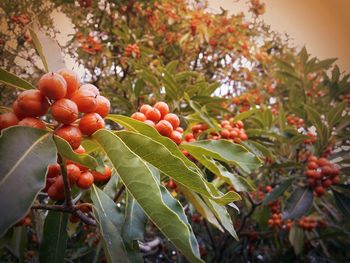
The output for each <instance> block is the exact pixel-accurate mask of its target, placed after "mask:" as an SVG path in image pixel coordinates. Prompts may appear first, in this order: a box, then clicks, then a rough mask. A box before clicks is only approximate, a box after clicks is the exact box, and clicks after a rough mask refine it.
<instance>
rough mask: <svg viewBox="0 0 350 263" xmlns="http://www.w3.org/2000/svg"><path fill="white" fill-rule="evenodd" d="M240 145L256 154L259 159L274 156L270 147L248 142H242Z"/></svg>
mask: <svg viewBox="0 0 350 263" xmlns="http://www.w3.org/2000/svg"><path fill="white" fill-rule="evenodd" d="M240 144H241V145H243V146H244V147H245V148H247V149H248V150H249V151H251V152H252V153H254V154H255V155H256V156H257V157H259V158H263V157H265V156H266V157H272V156H273V154H272V152H271V150H270V149H269V148H268V147H266V146H265V145H263V144H261V143H258V142H256V141H252V140H247V141H243V142H240Z"/></svg>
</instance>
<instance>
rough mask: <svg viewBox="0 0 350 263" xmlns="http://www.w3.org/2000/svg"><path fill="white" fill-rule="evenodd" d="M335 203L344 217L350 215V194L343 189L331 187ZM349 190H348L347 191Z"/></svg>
mask: <svg viewBox="0 0 350 263" xmlns="http://www.w3.org/2000/svg"><path fill="white" fill-rule="evenodd" d="M332 192H333V196H334V200H335V203H336V205H337V207H338V209H339V210H340V211H341V212H342V213H343V215H344V216H345V217H346V218H349V217H350V196H349V194H347V193H346V192H345V193H344V191H343V189H339V188H335V187H332ZM349 192H350V191H349Z"/></svg>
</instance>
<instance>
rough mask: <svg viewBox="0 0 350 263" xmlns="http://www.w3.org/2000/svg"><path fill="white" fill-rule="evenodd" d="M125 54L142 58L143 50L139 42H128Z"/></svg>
mask: <svg viewBox="0 0 350 263" xmlns="http://www.w3.org/2000/svg"><path fill="white" fill-rule="evenodd" d="M124 55H125V56H126V57H131V58H140V56H141V52H140V48H139V46H138V45H137V44H128V45H127V46H126V48H125V52H124Z"/></svg>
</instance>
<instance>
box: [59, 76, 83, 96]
mask: <svg viewBox="0 0 350 263" xmlns="http://www.w3.org/2000/svg"><path fill="white" fill-rule="evenodd" d="M58 74H60V75H61V76H62V77H63V78H64V80H65V81H66V83H67V93H66V98H70V97H72V95H73V93H74V92H76V91H77V90H78V89H79V86H80V80H79V77H78V75H77V74H76V73H75V72H74V71H73V70H69V69H61V70H59V71H58Z"/></svg>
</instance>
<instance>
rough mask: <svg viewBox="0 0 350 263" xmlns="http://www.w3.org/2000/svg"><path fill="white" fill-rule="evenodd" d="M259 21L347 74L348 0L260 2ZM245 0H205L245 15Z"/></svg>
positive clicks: (349, 41) (349, 49) (349, 68)
mask: <svg viewBox="0 0 350 263" xmlns="http://www.w3.org/2000/svg"><path fill="white" fill-rule="evenodd" d="M262 1H263V2H264V3H266V6H267V8H266V13H265V14H264V15H263V19H264V20H265V21H266V22H267V23H268V24H270V25H271V26H272V29H274V30H276V31H278V32H281V33H288V34H289V35H290V37H292V38H293V39H294V44H295V45H298V46H303V45H306V47H307V49H308V50H309V52H310V53H311V54H312V55H315V56H317V57H318V58H320V59H325V58H331V57H337V58H338V59H339V60H338V62H337V63H338V65H339V66H340V68H341V69H342V70H346V71H347V72H350V15H349V12H350V0H262ZM247 2H248V0H240V1H237V0H209V5H210V7H211V8H212V9H213V10H219V9H220V6H222V7H223V8H224V9H227V10H230V11H231V12H240V11H247V9H248V8H247Z"/></svg>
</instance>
